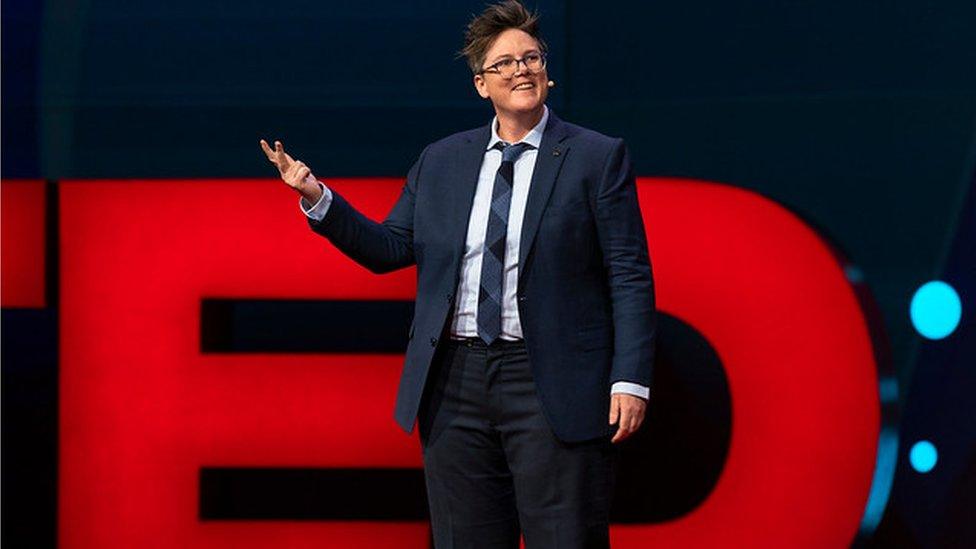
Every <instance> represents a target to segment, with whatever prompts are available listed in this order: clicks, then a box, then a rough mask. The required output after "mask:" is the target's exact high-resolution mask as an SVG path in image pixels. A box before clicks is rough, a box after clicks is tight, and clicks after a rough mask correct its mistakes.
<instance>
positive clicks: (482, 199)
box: [299, 106, 650, 399]
mask: <svg viewBox="0 0 976 549" xmlns="http://www.w3.org/2000/svg"><path fill="white" fill-rule="evenodd" d="M548 120H549V107H547V106H543V113H542V119H541V120H539V123H538V124H536V125H535V127H533V128H532V129H531V130H530V131H529V133H527V134H526V135H525V137H523V138H522V139H521V140H520V141H518V142H519V143H528V144H529V145H532V147H531V148H529V149H527V150H525V151H523V152H522V154H521V155H520V156H519V157H518V159H516V160H515V165H514V181H513V182H512V203H511V209H510V210H509V213H508V232H507V234H506V238H505V262H504V264H503V266H502V271H503V277H502V332H501V335H499V337H500V338H501V339H505V340H509V341H515V340H518V339H522V324H521V322H520V321H519V312H518V301H517V300H516V295H515V292H516V286H517V283H518V267H519V266H518V258H519V237H520V235H521V234H522V220H523V218H524V217H525V203H526V200H527V199H528V196H529V184H530V183H531V181H532V172H533V171H534V170H535V160H536V157H537V156H538V153H539V145H540V144H541V143H542V132H543V130H544V129H545V127H546V122H547V121H548ZM497 126H498V117H497V116H496V117H495V118H493V119H492V121H491V139H490V140H489V141H488V144H487V145H486V147H485V156H484V159H483V160H482V162H481V171H480V173H479V174H478V186H477V188H476V190H475V194H474V204H473V205H472V207H471V217H470V218H469V219H468V232H467V238H466V240H465V244H464V257H463V258H462V259H461V279H460V281H459V283H458V288H457V294H456V295H457V299H456V300H455V304H454V315H453V320H452V324H451V335H452V336H457V337H478V292H479V290H480V287H481V283H480V282H481V257H482V254H483V252H484V247H485V234H486V232H487V230H488V212H489V211H490V208H491V195H492V190H493V187H494V184H495V174H496V172H497V171H498V168H499V166H501V163H502V151H500V150H498V149H495V148H494V146H495V143H497V142H499V141H501V138H499V137H498V129H497ZM319 184H320V185H321V186H322V197H321V198H320V199H319V201H318V202H317V203H316V204H315V205H314V206H310V205H309V204H308V201H306V200H305V199H304V198H302V199H301V200H300V202H299V203H300V206H301V208H302V211H303V212H305V215H307V216H308V217H310V218H312V219H315V220H321V219H322V218H323V217H325V214H326V212H327V211H328V210H329V206H330V205H331V204H332V192H331V191H330V190H329V188H328V187H327V186H325V185H324V184H322V182H321V181H320V182H319ZM610 392H611V393H626V394H630V395H634V396H638V397H641V398H643V399H647V398H648V397H649V396H650V389H649V388H648V387H645V386H643V385H640V384H637V383H631V382H629V381H618V382H616V383H614V384H613V386H612V387H611V390H610Z"/></svg>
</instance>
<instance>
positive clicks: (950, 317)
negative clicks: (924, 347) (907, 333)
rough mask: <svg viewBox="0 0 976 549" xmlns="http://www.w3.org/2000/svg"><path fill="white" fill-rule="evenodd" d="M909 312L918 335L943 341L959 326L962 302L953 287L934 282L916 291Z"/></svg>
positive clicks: (938, 281) (927, 283) (923, 285)
mask: <svg viewBox="0 0 976 549" xmlns="http://www.w3.org/2000/svg"><path fill="white" fill-rule="evenodd" d="M909 312H910V314H911V317H912V324H913V325H914V326H915V330H917V331H918V333H920V334H922V336H923V337H926V338H928V339H942V338H944V337H946V336H948V335H949V334H951V333H952V332H953V330H955V329H956V326H959V319H960V318H961V317H962V302H961V301H960V300H959V294H957V293H956V290H954V289H953V288H952V286H950V285H948V284H946V283H945V282H942V281H941V280H933V281H931V282H926V283H925V284H922V286H921V287H919V289H918V290H916V291H915V295H914V296H912V305H911V308H910V311H909Z"/></svg>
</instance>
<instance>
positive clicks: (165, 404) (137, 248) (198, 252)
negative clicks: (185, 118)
mask: <svg viewBox="0 0 976 549" xmlns="http://www.w3.org/2000/svg"><path fill="white" fill-rule="evenodd" d="M335 185H336V187H337V189H338V190H340V192H343V191H347V192H348V193H349V196H350V198H351V199H352V200H354V201H355V203H356V204H357V205H359V206H361V207H362V208H363V209H364V210H365V211H366V212H367V213H368V214H370V215H374V216H378V215H380V212H383V211H385V210H386V209H388V208H389V206H390V205H391V204H392V203H393V201H394V200H395V198H396V193H397V190H398V188H399V186H398V185H396V184H394V182H392V181H388V180H376V181H368V182H358V183H357V184H356V185H355V186H354V187H350V186H348V185H347V184H344V183H342V182H335ZM60 200H61V201H62V204H70V205H71V207H70V208H68V207H64V208H62V210H61V211H62V225H61V230H62V235H61V237H62V241H61V242H62V263H61V265H62V278H61V283H62V287H61V290H62V292H63V294H62V317H61V351H62V352H61V357H62V358H61V468H60V473H61V478H60V489H61V495H60V502H59V525H60V529H59V538H60V542H61V546H62V547H65V548H75V547H91V548H95V547H97V548H101V549H105V548H111V547H120V548H121V547H126V548H129V547H180V548H186V547H211V548H213V547H236V548H246V547H262V548H266V547H322V546H323V544H325V543H326V542H328V544H330V545H332V546H338V547H352V546H366V547H414V546H416V547H426V545H427V526H426V524H425V523H404V524H400V523H392V524H391V523H348V522H298V521H296V522H287V521H280V522H272V521H260V522H257V521H255V522H247V521H233V522H220V521H207V522H201V521H199V520H198V518H197V513H198V505H197V500H198V486H197V478H198V471H199V468H200V467H201V466H272V467H282V466H300V467H420V466H421V459H420V450H419V445H418V444H417V442H416V438H415V437H407V436H405V435H404V434H403V432H402V431H400V430H399V428H398V427H397V426H396V424H395V423H394V422H393V417H392V416H393V407H392V403H393V401H394V396H395V390H396V384H397V381H398V379H399V373H400V364H401V362H402V356H396V355H377V356H363V355H357V356H346V355H328V354H314V355H307V354H305V355H278V354H274V355H272V354H247V355H240V354H226V355H214V354H208V355H203V354H201V353H200V341H199V334H200V326H199V322H200V301H201V299H202V298H203V297H224V298H282V299H288V298H310V299H314V298H319V299H410V298H412V297H413V296H414V294H415V282H414V273H413V271H412V270H405V271H402V272H399V273H396V274H393V275H390V276H386V277H382V278H381V277H376V276H373V275H372V274H371V273H369V272H368V271H367V270H365V269H363V268H361V267H359V266H358V265H355V264H354V263H352V262H351V261H349V260H347V259H345V258H344V257H342V256H341V255H340V254H339V252H337V251H336V250H334V249H333V248H332V247H331V246H330V245H329V244H328V243H327V242H326V241H325V240H324V239H322V238H321V237H318V236H316V235H314V234H313V233H312V232H311V231H310V230H309V229H308V226H307V224H306V222H305V221H304V216H303V215H302V214H301V212H300V211H299V209H298V198H297V197H296V196H295V195H294V193H292V192H289V191H287V190H286V189H285V188H283V187H282V184H281V183H280V182H275V181H193V182H189V181H185V182H184V181H167V182H160V181H128V182H96V181H89V182H65V183H63V184H62V186H61V196H60ZM134 205H138V206H137V207H136V206H134ZM322 497H328V498H341V497H343V494H322Z"/></svg>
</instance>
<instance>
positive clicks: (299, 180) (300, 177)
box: [261, 139, 322, 204]
mask: <svg viewBox="0 0 976 549" xmlns="http://www.w3.org/2000/svg"><path fill="white" fill-rule="evenodd" d="M261 149H262V150H263V151H264V154H265V156H267V157H268V161H269V162H271V163H272V164H274V165H275V167H276V168H278V173H279V174H280V175H281V179H282V181H284V182H285V183H287V184H288V186H289V187H291V188H293V189H295V190H296V191H298V192H299V194H301V195H302V196H304V197H305V200H307V201H308V202H309V203H311V204H315V203H316V202H318V201H319V198H321V197H322V188H321V187H319V182H318V180H317V179H316V178H315V176H314V175H312V170H311V169H310V168H309V167H308V166H306V165H305V163H304V162H300V161H296V160H295V159H294V158H292V157H291V156H290V155H289V154H288V153H286V152H285V147H284V145H282V144H281V141H275V148H274V150H272V149H271V147H270V146H269V145H268V142H267V141H265V140H264V139H262V140H261Z"/></svg>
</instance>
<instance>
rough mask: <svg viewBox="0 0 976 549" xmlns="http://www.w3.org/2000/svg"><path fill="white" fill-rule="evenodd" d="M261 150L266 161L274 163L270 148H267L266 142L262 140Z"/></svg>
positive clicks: (272, 152)
mask: <svg viewBox="0 0 976 549" xmlns="http://www.w3.org/2000/svg"><path fill="white" fill-rule="evenodd" d="M261 150H262V151H264V154H265V156H267V157H268V160H270V161H271V162H275V155H274V151H272V150H271V146H269V145H268V142H267V141H265V140H264V139H262V140H261Z"/></svg>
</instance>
